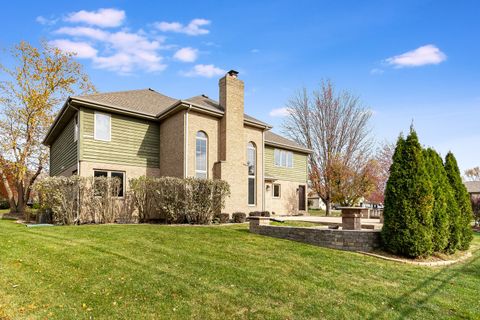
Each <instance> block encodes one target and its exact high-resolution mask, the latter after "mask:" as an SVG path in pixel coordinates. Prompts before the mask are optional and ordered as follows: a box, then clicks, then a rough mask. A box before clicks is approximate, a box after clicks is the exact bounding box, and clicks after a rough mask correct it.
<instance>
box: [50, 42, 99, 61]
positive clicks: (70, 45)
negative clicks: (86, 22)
mask: <svg viewBox="0 0 480 320" xmlns="http://www.w3.org/2000/svg"><path fill="white" fill-rule="evenodd" d="M49 44H50V45H52V46H54V47H57V48H58V49H60V50H62V51H65V52H75V53H76V54H77V57H78V58H82V59H88V58H95V57H96V56H97V50H96V49H95V48H93V47H92V46H91V45H90V44H88V43H86V42H74V41H70V40H67V39H59V40H53V41H50V42H49Z"/></svg>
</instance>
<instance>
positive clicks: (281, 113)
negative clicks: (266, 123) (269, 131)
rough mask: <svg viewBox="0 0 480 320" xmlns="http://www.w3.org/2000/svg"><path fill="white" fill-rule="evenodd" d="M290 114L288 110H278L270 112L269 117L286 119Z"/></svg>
mask: <svg viewBox="0 0 480 320" xmlns="http://www.w3.org/2000/svg"><path fill="white" fill-rule="evenodd" d="M289 114H290V111H289V110H288V108H278V109H273V110H271V111H270V113H269V115H270V117H286V116H288V115H289Z"/></svg>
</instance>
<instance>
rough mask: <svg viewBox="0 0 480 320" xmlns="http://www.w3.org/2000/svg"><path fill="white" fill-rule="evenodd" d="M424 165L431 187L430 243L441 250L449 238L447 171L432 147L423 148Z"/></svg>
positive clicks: (436, 250)
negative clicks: (431, 228)
mask: <svg viewBox="0 0 480 320" xmlns="http://www.w3.org/2000/svg"><path fill="white" fill-rule="evenodd" d="M423 155H424V159H425V166H426V168H427V171H428V174H429V176H430V181H431V182H432V187H433V198H434V202H433V209H432V224H433V230H432V244H433V251H434V252H442V251H445V249H446V248H447V246H448V243H449V238H450V229H449V227H450V224H449V214H448V198H449V197H450V199H451V195H450V194H449V193H450V184H449V181H448V178H447V173H446V172H445V168H444V167H443V160H442V158H441V157H440V155H439V154H438V153H437V152H436V151H435V150H433V149H431V148H428V149H426V150H423Z"/></svg>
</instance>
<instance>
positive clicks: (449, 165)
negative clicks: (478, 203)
mask: <svg viewBox="0 0 480 320" xmlns="http://www.w3.org/2000/svg"><path fill="white" fill-rule="evenodd" d="M445 171H446V172H447V177H448V180H449V182H450V186H451V187H452V190H453V194H454V196H455V200H456V202H457V204H458V208H459V210H460V213H459V218H458V228H459V230H458V232H459V239H460V242H459V249H461V250H466V249H468V247H469V246H470V242H471V241H472V238H473V233H472V228H471V226H470V223H471V222H472V219H473V211H472V205H471V203H470V196H469V195H468V192H467V188H466V187H465V185H464V184H463V182H462V177H461V176H460V169H459V168H458V164H457V160H456V159H455V156H454V155H453V153H451V152H449V153H448V154H447V156H446V157H445Z"/></svg>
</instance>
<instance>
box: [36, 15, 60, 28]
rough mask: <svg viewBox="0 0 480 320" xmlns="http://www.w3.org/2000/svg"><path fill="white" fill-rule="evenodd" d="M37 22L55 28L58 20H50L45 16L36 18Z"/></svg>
mask: <svg viewBox="0 0 480 320" xmlns="http://www.w3.org/2000/svg"><path fill="white" fill-rule="evenodd" d="M35 21H37V22H38V23H40V24H43V25H45V26H53V25H54V24H55V23H57V21H58V19H49V18H45V17H43V16H38V17H36V18H35Z"/></svg>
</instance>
